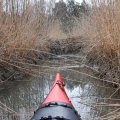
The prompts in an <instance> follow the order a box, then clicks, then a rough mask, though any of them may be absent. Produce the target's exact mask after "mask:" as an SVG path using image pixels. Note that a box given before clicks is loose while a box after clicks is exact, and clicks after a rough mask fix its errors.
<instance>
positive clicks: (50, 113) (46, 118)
mask: <svg viewBox="0 0 120 120" xmlns="http://www.w3.org/2000/svg"><path fill="white" fill-rule="evenodd" d="M31 120H81V118H80V116H79V115H78V113H77V111H76V110H75V108H74V107H73V105H72V103H71V101H70V100H69V98H68V96H67V94H66V92H65V89H64V84H63V81H62V78H61V76H60V73H57V74H56V76H55V79H54V82H53V84H52V87H51V89H50V92H49V94H48V95H47V97H46V98H45V99H44V100H43V102H42V104H41V105H40V107H39V108H38V110H37V111H36V112H35V113H34V116H33V117H32V119H31Z"/></svg>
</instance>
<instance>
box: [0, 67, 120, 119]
mask: <svg viewBox="0 0 120 120" xmlns="http://www.w3.org/2000/svg"><path fill="white" fill-rule="evenodd" d="M60 73H61V75H62V77H63V81H64V83H65V89H66V92H67V94H68V96H69V98H70V99H71V101H72V103H73V105H74V107H75V109H76V110H77V111H78V112H79V114H80V115H81V117H82V120H99V119H100V117H101V116H103V115H104V114H106V113H108V112H110V111H111V110H112V108H113V107H112V108H111V107H101V106H97V107H96V106H95V103H97V102H109V103H118V102H119V103H120V101H119V100H117V98H120V97H119V96H118V95H116V96H114V98H116V99H114V100H112V101H108V100H106V99H103V98H109V96H110V95H111V94H113V92H114V91H115V89H112V88H111V87H106V88H105V86H104V84H103V83H102V82H101V81H99V80H94V79H93V78H90V77H87V76H85V75H82V74H79V73H75V72H72V71H69V70H67V69H62V70H60ZM55 74H56V70H50V71H46V72H44V73H41V74H40V75H39V76H38V77H31V78H29V79H24V80H22V81H15V82H9V85H4V86H3V88H1V90H0V120H29V119H30V117H31V116H32V115H33V112H34V110H36V109H37V108H38V106H39V105H40V103H41V102H42V100H43V99H44V97H45V96H46V95H47V94H48V92H49V89H50V87H51V84H52V82H53V78H54V76H55ZM7 107H9V108H8V109H7Z"/></svg>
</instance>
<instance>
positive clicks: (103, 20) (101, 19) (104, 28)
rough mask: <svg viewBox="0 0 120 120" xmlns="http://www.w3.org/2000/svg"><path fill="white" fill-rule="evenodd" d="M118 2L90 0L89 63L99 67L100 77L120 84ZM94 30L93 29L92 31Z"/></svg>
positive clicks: (115, 0) (117, 0) (119, 14)
mask: <svg viewBox="0 0 120 120" xmlns="http://www.w3.org/2000/svg"><path fill="white" fill-rule="evenodd" d="M119 7H120V1H119V0H108V1H107V0H92V14H91V21H92V24H93V25H92V26H94V27H91V28H92V29H91V30H90V31H92V32H90V34H89V38H90V41H89V43H90V44H89V45H90V46H89V47H90V49H89V51H88V56H87V57H88V59H89V62H91V63H94V64H97V65H99V67H100V69H99V70H100V71H101V74H102V75H101V76H103V77H105V76H107V78H109V79H111V80H113V81H116V82H120V80H119V79H120V34H119V33H120V11H119ZM93 28H94V29H93Z"/></svg>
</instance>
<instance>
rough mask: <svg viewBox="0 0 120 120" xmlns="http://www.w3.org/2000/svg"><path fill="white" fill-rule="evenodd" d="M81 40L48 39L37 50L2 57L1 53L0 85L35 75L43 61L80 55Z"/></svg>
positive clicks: (25, 50)
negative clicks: (63, 56) (68, 55)
mask: <svg viewBox="0 0 120 120" xmlns="http://www.w3.org/2000/svg"><path fill="white" fill-rule="evenodd" d="M83 40H84V38H83V37H81V36H80V37H77V38H74V37H73V38H68V39H57V40H52V39H48V40H46V42H45V43H44V45H43V46H41V47H40V48H39V49H37V50H35V49H33V50H31V49H15V50H12V54H11V55H10V56H9V55H8V56H4V54H5V53H3V56H2V57H1V61H0V83H1V84H2V83H5V82H7V81H11V80H12V81H13V80H22V79H23V78H24V77H27V76H29V75H31V74H34V73H35V74H36V69H37V68H38V67H40V65H41V64H42V63H43V61H47V60H54V59H60V57H58V56H59V55H67V54H74V55H75V54H78V53H79V54H82V53H83V49H84V47H85V46H84V44H83V42H82V41H83ZM8 51H9V50H8ZM4 52H6V51H4ZM37 65H38V66H37Z"/></svg>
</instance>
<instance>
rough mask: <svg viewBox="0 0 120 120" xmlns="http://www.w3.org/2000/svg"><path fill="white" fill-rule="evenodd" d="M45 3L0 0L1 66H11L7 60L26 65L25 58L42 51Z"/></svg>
mask: <svg viewBox="0 0 120 120" xmlns="http://www.w3.org/2000/svg"><path fill="white" fill-rule="evenodd" d="M44 4H45V2H44V0H42V1H34V2H33V1H29V0H22V1H21V0H6V1H5V0H1V1H0V65H1V66H7V65H10V66H11V65H12V64H10V62H9V61H10V60H13V61H14V60H18V61H22V62H25V61H26V58H27V57H28V56H29V58H32V57H35V54H34V52H35V50H37V49H38V48H39V50H40V49H41V46H42V45H43V43H44V41H45V38H46V36H47V25H48V15H47V14H46V8H45V7H44ZM42 49H44V47H43V46H42ZM30 51H31V52H30ZM28 54H29V55H28ZM6 64H7V65H6ZM15 66H16V67H17V65H15ZM15 66H14V65H13V67H15ZM18 68H19V67H18Z"/></svg>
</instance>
